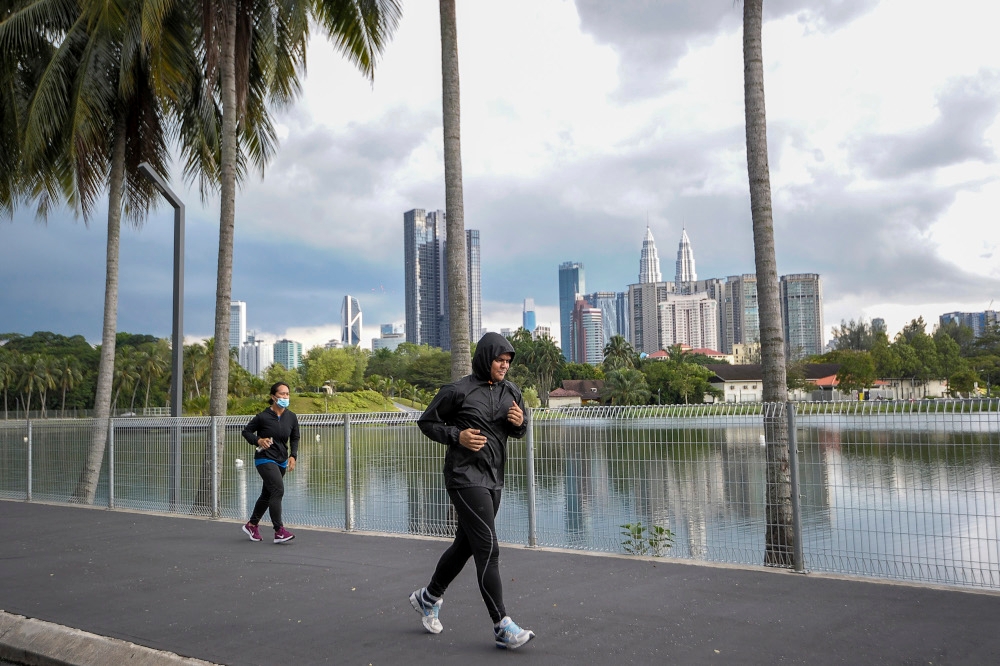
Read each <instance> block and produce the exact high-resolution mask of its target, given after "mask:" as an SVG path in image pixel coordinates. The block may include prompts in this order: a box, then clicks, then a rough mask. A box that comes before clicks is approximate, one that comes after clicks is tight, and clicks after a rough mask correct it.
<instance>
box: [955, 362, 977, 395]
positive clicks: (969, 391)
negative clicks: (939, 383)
mask: <svg viewBox="0 0 1000 666" xmlns="http://www.w3.org/2000/svg"><path fill="white" fill-rule="evenodd" d="M978 383H979V376H978V375H977V374H976V372H975V370H971V369H969V368H966V369H964V370H959V371H957V372H955V373H954V374H953V375H951V377H949V378H948V392H949V393H950V394H951V395H952V396H954V397H956V398H961V397H963V396H965V397H971V396H972V395H973V394H974V393H975V390H976V385H977V384H978Z"/></svg>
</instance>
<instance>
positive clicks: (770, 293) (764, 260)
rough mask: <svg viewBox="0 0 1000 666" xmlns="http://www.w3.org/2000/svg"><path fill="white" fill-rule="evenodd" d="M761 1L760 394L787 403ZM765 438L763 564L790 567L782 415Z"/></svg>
mask: <svg viewBox="0 0 1000 666" xmlns="http://www.w3.org/2000/svg"><path fill="white" fill-rule="evenodd" d="M763 4H764V3H763V0H744V2H743V95H744V106H745V115H746V139H747V172H748V175H749V178H750V210H751V215H752V219H753V245H754V261H755V264H756V269H757V302H758V305H759V308H760V346H761V362H762V366H763V367H762V372H763V385H764V390H763V399H764V402H766V403H786V402H787V401H788V386H787V383H786V370H785V341H784V337H783V333H782V326H781V301H780V298H779V293H778V269H777V259H776V258H775V251H774V221H773V219H772V211H771V175H770V170H769V167H768V159H767V117H766V114H765V109H764V55H763V49H762V46H761V27H762V22H763ZM764 430H765V432H764V435H765V438H766V441H767V463H768V464H767V500H766V512H767V533H766V536H765V555H764V562H765V564H770V565H776V566H790V565H791V564H792V546H793V544H794V542H795V538H796V535H795V533H794V529H793V526H792V499H791V482H790V479H789V469H788V426H787V422H786V421H785V419H784V417H783V414H781V413H776V414H774V415H772V416H770V417H766V418H765V420H764Z"/></svg>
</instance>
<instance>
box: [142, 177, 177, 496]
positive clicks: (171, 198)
mask: <svg viewBox="0 0 1000 666" xmlns="http://www.w3.org/2000/svg"><path fill="white" fill-rule="evenodd" d="M139 172H140V173H141V174H142V175H143V176H145V177H146V179H148V180H149V181H150V182H151V183H152V184H153V187H155V188H156V189H157V191H159V193H160V194H162V195H163V197H164V198H165V199H166V200H167V202H168V203H169V204H170V205H171V206H173V208H174V312H173V334H172V336H171V344H172V345H173V359H172V363H171V365H172V375H171V376H172V378H173V381H172V382H171V384H173V391H172V392H171V395H170V416H172V417H174V418H175V419H178V418H180V416H181V415H182V413H183V406H182V405H183V398H184V203H183V202H182V201H181V200H180V198H179V197H178V196H177V195H176V194H174V192H173V190H171V189H170V188H169V187H168V186H167V183H166V182H165V181H164V180H163V178H161V177H160V175H159V174H158V173H156V171H155V170H154V169H153V167H152V166H150V165H149V163H148V162H142V163H141V164H139ZM173 435H174V436H173V447H172V448H173V450H172V452H171V458H172V460H171V461H170V462H171V465H170V475H171V477H172V478H171V484H170V508H171V510H173V509H174V508H175V507H176V504H177V499H178V498H179V497H180V491H181V427H180V422H179V421H176V420H175V421H174V433H173Z"/></svg>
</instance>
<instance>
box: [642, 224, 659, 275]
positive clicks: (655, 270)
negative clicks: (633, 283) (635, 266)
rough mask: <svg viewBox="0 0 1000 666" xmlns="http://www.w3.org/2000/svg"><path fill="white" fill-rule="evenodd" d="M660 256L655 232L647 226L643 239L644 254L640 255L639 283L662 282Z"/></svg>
mask: <svg viewBox="0 0 1000 666" xmlns="http://www.w3.org/2000/svg"><path fill="white" fill-rule="evenodd" d="M660 281H662V277H661V276H660V257H659V256H658V255H657V254H656V243H655V242H654V241H653V232H652V231H650V230H649V227H646V237H645V238H643V239H642V256H640V257H639V284H649V283H652V282H660Z"/></svg>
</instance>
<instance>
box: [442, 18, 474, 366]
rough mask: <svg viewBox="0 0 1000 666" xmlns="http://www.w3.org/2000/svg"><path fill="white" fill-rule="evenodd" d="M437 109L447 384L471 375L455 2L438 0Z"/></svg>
mask: <svg viewBox="0 0 1000 666" xmlns="http://www.w3.org/2000/svg"><path fill="white" fill-rule="evenodd" d="M440 14H441V95H442V100H441V107H442V111H443V113H442V115H443V126H444V127H443V129H444V198H445V217H446V226H447V238H448V240H447V256H446V259H445V261H446V262H447V272H448V326H449V328H450V332H451V335H450V338H451V339H450V342H449V344H450V345H451V378H452V380H453V381H454V380H458V379H460V378H462V377H464V376H465V375H468V374H470V373H471V372H472V358H471V355H470V354H469V350H470V349H471V343H470V340H469V279H468V267H467V265H466V256H465V251H466V248H465V203H464V195H463V192H462V140H461V139H462V129H461V116H462V114H461V101H460V100H461V95H460V91H459V75H458V27H457V23H456V20H455V0H440Z"/></svg>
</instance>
